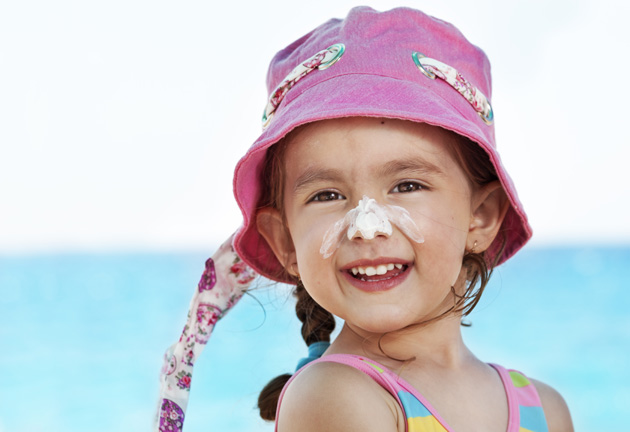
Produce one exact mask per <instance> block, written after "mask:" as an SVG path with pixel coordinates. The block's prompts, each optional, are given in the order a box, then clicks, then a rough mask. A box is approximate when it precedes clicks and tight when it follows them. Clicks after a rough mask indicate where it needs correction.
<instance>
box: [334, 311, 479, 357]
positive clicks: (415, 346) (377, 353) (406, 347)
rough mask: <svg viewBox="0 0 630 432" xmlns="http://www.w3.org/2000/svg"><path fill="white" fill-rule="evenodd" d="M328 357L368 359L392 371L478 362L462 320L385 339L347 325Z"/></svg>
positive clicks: (441, 321) (444, 320)
mask: <svg viewBox="0 0 630 432" xmlns="http://www.w3.org/2000/svg"><path fill="white" fill-rule="evenodd" d="M328 353H331V354H333V353H347V354H356V355H362V356H366V357H368V358H371V359H373V360H375V361H377V362H379V363H381V364H383V365H385V366H386V367H388V368H390V369H397V368H399V367H401V366H403V365H410V364H413V365H418V366H420V365H422V366H423V367H439V368H459V367H461V366H462V365H463V364H465V363H466V362H467V361H470V360H471V359H474V356H473V354H472V353H471V352H470V351H469V350H468V348H467V347H466V345H465V344H464V341H463V339H462V334H461V326H460V317H458V316H450V317H445V318H442V319H439V320H437V321H434V322H430V323H428V324H424V325H418V326H412V327H409V328H406V329H403V330H399V331H396V332H393V333H388V334H385V335H382V334H373V333H366V332H364V331H361V330H358V329H355V328H353V326H352V325H351V324H348V323H346V324H344V327H343V329H342V330H341V333H340V334H339V336H338V337H337V338H336V339H335V341H334V343H333V344H332V346H331V348H330V349H329V351H328Z"/></svg>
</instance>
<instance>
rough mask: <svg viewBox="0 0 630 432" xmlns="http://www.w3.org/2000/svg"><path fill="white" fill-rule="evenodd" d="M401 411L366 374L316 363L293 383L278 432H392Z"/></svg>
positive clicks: (280, 415)
mask: <svg viewBox="0 0 630 432" xmlns="http://www.w3.org/2000/svg"><path fill="white" fill-rule="evenodd" d="M401 416H402V411H401V410H400V408H399V407H398V404H397V402H396V400H395V399H394V398H393V397H392V396H391V395H390V394H389V393H388V392H387V391H386V390H385V389H383V388H382V387H381V386H380V385H379V384H377V383H376V382H374V381H373V380H372V379H371V378H370V377H369V376H367V375H366V374H364V373H363V372H361V371H359V370H356V369H354V368H352V367H350V366H346V365H343V364H338V363H328V362H322V363H316V364H313V365H311V366H309V367H307V368H306V369H304V370H303V371H302V372H301V373H300V374H299V375H298V376H297V377H296V378H295V379H294V380H293V381H292V382H291V383H290V384H289V387H288V388H287V390H286V393H285V394H284V398H283V400H282V404H281V406H280V411H279V412H278V431H279V432H291V431H298V430H299V431H304V432H309V431H321V430H328V431H336V430H339V431H341V430H344V431H345V430H361V431H366V432H369V431H391V432H395V431H398V430H404V427H403V429H399V424H402V425H404V419H403V420H402V421H401V419H400V417H401Z"/></svg>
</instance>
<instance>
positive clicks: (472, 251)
mask: <svg viewBox="0 0 630 432" xmlns="http://www.w3.org/2000/svg"><path fill="white" fill-rule="evenodd" d="M475 249H477V240H475V242H474V243H473V247H472V248H471V249H470V252H469V253H471V254H474V253H475Z"/></svg>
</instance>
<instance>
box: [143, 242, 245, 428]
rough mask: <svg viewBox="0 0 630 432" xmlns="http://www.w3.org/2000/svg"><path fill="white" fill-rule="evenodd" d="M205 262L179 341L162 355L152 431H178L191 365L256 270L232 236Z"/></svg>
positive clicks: (183, 410)
mask: <svg viewBox="0 0 630 432" xmlns="http://www.w3.org/2000/svg"><path fill="white" fill-rule="evenodd" d="M233 237H234V236H233V235H232V236H230V238H229V239H228V240H227V241H226V242H225V243H223V245H221V247H220V248H219V250H218V251H217V252H216V253H215V254H214V255H213V256H212V258H209V259H208V260H207V261H206V268H205V270H204V272H203V274H202V275H201V280H200V281H199V284H198V286H197V289H196V290H195V294H194V295H193V298H192V301H191V303H190V309H189V311H188V322H187V323H186V325H185V326H184V331H183V332H182V335H181V337H180V338H179V341H177V342H176V343H174V344H173V345H172V346H171V347H169V349H168V350H166V353H165V354H164V365H163V366H162V373H161V374H160V383H161V384H160V397H159V405H158V413H157V417H156V420H155V427H154V431H156V432H157V431H159V432H181V430H182V427H183V424H184V417H185V412H186V407H187V405H188V395H189V392H190V383H191V380H192V372H193V365H194V363H195V361H196V360H197V359H198V358H199V355H201V352H202V351H203V349H204V348H205V346H206V343H207V342H208V339H210V333H212V330H213V328H214V325H215V324H216V322H217V321H218V320H220V319H221V318H222V317H223V316H225V314H226V313H227V312H228V311H229V310H230V309H231V308H232V307H233V306H234V305H235V304H236V303H237V302H238V301H239V300H240V298H241V297H242V296H243V294H244V293H245V291H246V290H247V288H248V287H249V285H250V284H251V283H252V281H253V280H254V278H255V277H256V276H257V275H256V273H255V272H254V271H253V270H252V269H251V268H250V267H249V266H248V265H247V264H245V263H244V262H243V261H241V259H240V258H239V256H238V255H237V254H236V252H234V249H233V248H232V238H233Z"/></svg>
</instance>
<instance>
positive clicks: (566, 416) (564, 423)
mask: <svg viewBox="0 0 630 432" xmlns="http://www.w3.org/2000/svg"><path fill="white" fill-rule="evenodd" d="M531 381H532V383H533V384H534V386H535V387H536V390H537V391H538V395H539V396H540V400H541V402H542V405H543V410H544V411H545V417H546V418H547V425H548V427H549V432H573V422H572V421H571V414H570V413H569V407H568V406H567V403H566V402H565V401H564V398H563V397H562V396H561V395H560V393H558V392H557V391H556V390H555V389H554V388H553V387H551V386H548V385H547V384H545V383H543V382H540V381H537V380H531Z"/></svg>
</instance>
